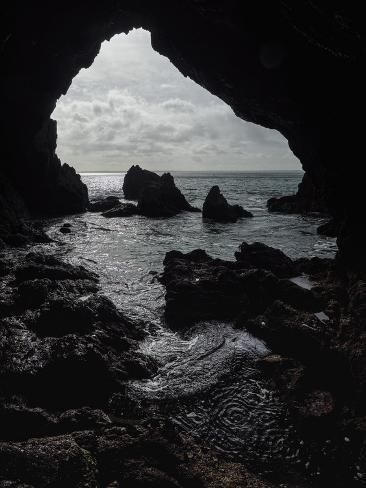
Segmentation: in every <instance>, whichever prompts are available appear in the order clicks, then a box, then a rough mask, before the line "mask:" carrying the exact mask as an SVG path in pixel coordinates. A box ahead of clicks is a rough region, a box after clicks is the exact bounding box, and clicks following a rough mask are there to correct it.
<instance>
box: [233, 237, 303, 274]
mask: <svg viewBox="0 0 366 488" xmlns="http://www.w3.org/2000/svg"><path fill="white" fill-rule="evenodd" d="M235 258H236V260H237V262H238V264H239V265H240V266H242V267H248V268H258V269H266V270H269V271H272V273H274V274H275V275H276V276H278V277H280V278H291V277H293V276H296V275H297V274H298V271H297V269H296V266H295V263H294V262H293V261H292V259H291V258H289V257H288V256H286V254H285V253H283V252H282V251H280V250H279V249H275V248H274V247H271V246H267V245H266V244H263V243H262V242H254V243H253V244H248V243H247V242H243V243H242V244H241V245H240V247H239V251H237V252H236V253H235Z"/></svg>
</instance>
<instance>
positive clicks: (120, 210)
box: [102, 203, 139, 218]
mask: <svg viewBox="0 0 366 488" xmlns="http://www.w3.org/2000/svg"><path fill="white" fill-rule="evenodd" d="M138 213H139V211H138V208H137V206H136V205H134V204H133V203H119V204H118V205H116V206H114V207H112V208H111V209H110V210H107V211H106V212H103V213H102V215H103V217H107V218H114V217H130V216H131V215H137V214H138Z"/></svg>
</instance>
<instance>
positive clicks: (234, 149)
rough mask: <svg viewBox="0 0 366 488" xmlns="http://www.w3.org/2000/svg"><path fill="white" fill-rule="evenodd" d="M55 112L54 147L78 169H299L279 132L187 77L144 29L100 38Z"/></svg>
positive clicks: (296, 161)
mask: <svg viewBox="0 0 366 488" xmlns="http://www.w3.org/2000/svg"><path fill="white" fill-rule="evenodd" d="M53 118H54V119H56V120H57V121H58V147H57V153H58V155H59V156H60V158H61V160H62V161H63V162H68V163H71V164H72V165H73V166H74V167H75V168H76V169H77V170H78V171H124V170H126V169H127V168H128V167H129V166H130V165H131V164H132V163H139V164H140V165H141V166H143V167H145V168H149V169H153V170H191V169H196V170H252V169H266V170H268V169H300V164H299V162H298V160H297V159H296V158H295V157H294V156H293V154H292V153H291V151H290V150H289V148H288V146H287V142H286V140H285V139H284V138H283V137H282V136H281V135H280V134H279V133H278V132H276V131H273V130H268V129H264V128H262V127H259V126H256V125H254V124H250V123H248V122H244V121H242V120H241V119H239V118H237V117H236V116H235V115H234V113H233V112H232V110H231V108H230V107H228V106H227V105H226V104H225V103H224V102H222V101H221V100H220V99H218V98H217V97H215V96H213V95H211V94H210V93H209V92H207V91H206V90H205V89H203V88H202V87H200V86H198V85H196V84H195V83H194V82H193V81H192V80H190V79H189V78H184V76H183V75H182V74H181V73H180V72H179V71H178V70H177V69H176V68H175V67H174V66H173V65H172V64H171V63H170V61H169V60H168V59H167V58H165V57H164V56H161V55H160V54H158V53H157V52H155V51H154V50H153V49H152V47H151V42H150V33H148V32H146V31H144V30H142V29H139V30H134V31H132V32H130V33H129V34H128V35H125V34H121V35H119V36H115V37H114V38H113V39H112V40H111V41H110V42H104V43H103V45H102V48H101V51H100V54H99V55H98V57H97V58H96V59H95V61H94V64H93V65H92V66H91V68H89V69H87V70H85V69H83V70H82V71H81V72H80V73H79V75H78V76H77V77H76V78H75V79H74V81H73V83H72V86H71V88H70V89H69V91H68V93H67V94H66V96H64V97H62V98H61V99H60V100H59V102H58V104H57V107H56V110H55V111H54V113H53Z"/></svg>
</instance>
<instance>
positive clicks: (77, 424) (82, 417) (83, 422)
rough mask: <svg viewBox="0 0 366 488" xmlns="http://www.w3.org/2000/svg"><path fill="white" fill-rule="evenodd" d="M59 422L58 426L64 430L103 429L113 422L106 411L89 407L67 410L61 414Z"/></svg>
mask: <svg viewBox="0 0 366 488" xmlns="http://www.w3.org/2000/svg"><path fill="white" fill-rule="evenodd" d="M58 422H59V425H58V428H59V429H60V430H61V431H64V432H74V431H76V430H91V429H101V428H102V427H106V426H109V425H110V424H111V423H112V421H111V419H110V418H109V416H108V415H107V414H106V413H105V412H103V411H102V410H100V409H92V408H89V407H81V408H79V409H72V410H66V411H65V412H62V413H61V414H60V416H59V417H58Z"/></svg>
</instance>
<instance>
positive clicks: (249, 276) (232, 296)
mask: <svg viewBox="0 0 366 488" xmlns="http://www.w3.org/2000/svg"><path fill="white" fill-rule="evenodd" d="M283 256H284V255H283ZM243 264H244V266H243ZM270 264H271V263H270ZM276 264H278V263H277V262H276ZM273 267H274V272H276V271H277V270H279V273H280V276H281V274H282V273H283V269H284V268H283V267H282V266H280V267H276V266H273ZM268 269H269V266H268V267H267V269H258V266H256V255H255V254H254V259H253V263H250V261H249V257H248V258H247V261H246V262H245V263H241V262H240V261H237V262H235V261H224V260H221V259H213V258H211V257H210V256H209V255H208V254H206V253H205V251H202V250H200V249H196V250H195V251H192V252H190V253H187V254H183V253H181V252H178V251H171V252H168V253H167V254H166V256H165V259H164V272H163V275H162V277H161V281H162V283H163V284H164V286H165V288H166V295H165V299H166V307H165V315H166V317H167V319H168V321H169V324H170V325H171V326H172V327H181V326H184V325H190V324H191V323H192V322H195V321H199V320H208V319H235V318H237V317H239V316H240V314H244V315H245V316H246V315H247V314H249V315H256V314H258V313H262V312H264V311H265V310H266V309H267V307H268V306H270V305H271V303H273V302H274V301H275V300H278V299H280V300H282V301H284V302H285V303H287V304H289V305H291V306H293V307H295V308H296V309H298V310H303V311H309V312H319V311H321V310H322V306H323V305H322V302H321V300H320V299H319V297H318V296H317V295H316V294H314V292H312V291H311V290H307V289H305V288H302V287H300V286H298V285H297V284H295V283H292V282H291V281H289V280H285V279H280V278H279V277H278V276H276V275H275V274H273V273H271V272H270V271H268Z"/></svg>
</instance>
